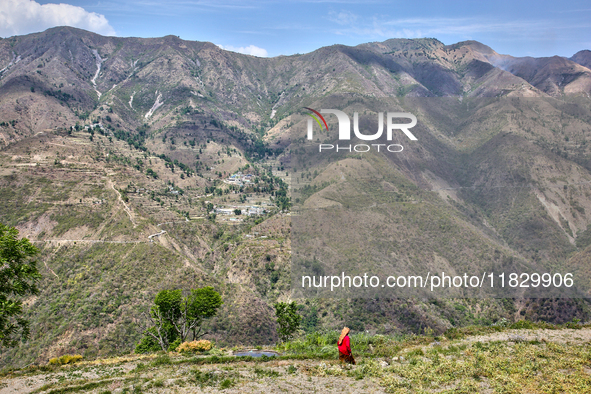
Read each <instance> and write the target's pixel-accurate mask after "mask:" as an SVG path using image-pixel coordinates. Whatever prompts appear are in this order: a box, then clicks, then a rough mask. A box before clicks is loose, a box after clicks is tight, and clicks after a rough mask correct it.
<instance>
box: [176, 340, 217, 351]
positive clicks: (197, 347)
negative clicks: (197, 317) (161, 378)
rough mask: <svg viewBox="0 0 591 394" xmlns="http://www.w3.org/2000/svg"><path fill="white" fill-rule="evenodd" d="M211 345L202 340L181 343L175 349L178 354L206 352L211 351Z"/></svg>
mask: <svg viewBox="0 0 591 394" xmlns="http://www.w3.org/2000/svg"><path fill="white" fill-rule="evenodd" d="M212 347H213V345H212V344H211V342H210V341H208V340H206V339H202V340H200V341H191V342H183V343H181V344H180V345H179V346H178V347H177V348H176V351H177V352H179V353H183V352H206V351H208V350H211V348H212Z"/></svg>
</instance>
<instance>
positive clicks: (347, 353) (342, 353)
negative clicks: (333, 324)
mask: <svg viewBox="0 0 591 394" xmlns="http://www.w3.org/2000/svg"><path fill="white" fill-rule="evenodd" d="M349 331H351V330H349V327H345V328H343V331H341V336H340V337H339V341H338V342H337V346H338V347H339V360H340V361H341V362H342V363H349V364H355V359H354V358H353V354H352V353H351V339H350V338H349Z"/></svg>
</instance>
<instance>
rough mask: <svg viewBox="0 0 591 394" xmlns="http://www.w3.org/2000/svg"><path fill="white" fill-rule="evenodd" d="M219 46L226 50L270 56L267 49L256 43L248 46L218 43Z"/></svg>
mask: <svg viewBox="0 0 591 394" xmlns="http://www.w3.org/2000/svg"><path fill="white" fill-rule="evenodd" d="M218 46H219V47H220V48H222V49H225V50H226V51H232V52H238V53H243V54H245V55H252V56H258V57H267V56H269V54H268V53H267V50H266V49H264V48H259V47H257V46H254V45H249V46H247V47H234V46H232V45H218Z"/></svg>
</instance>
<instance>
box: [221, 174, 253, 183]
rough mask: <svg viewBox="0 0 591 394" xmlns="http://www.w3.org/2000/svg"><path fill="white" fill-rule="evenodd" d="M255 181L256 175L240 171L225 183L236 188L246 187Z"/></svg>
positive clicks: (225, 180)
mask: <svg viewBox="0 0 591 394" xmlns="http://www.w3.org/2000/svg"><path fill="white" fill-rule="evenodd" d="M253 181H254V175H252V174H243V173H242V172H240V171H238V172H237V173H235V174H232V175H230V176H229V177H228V179H224V183H228V184H230V185H236V186H244V185H248V184H250V183H252V182H253Z"/></svg>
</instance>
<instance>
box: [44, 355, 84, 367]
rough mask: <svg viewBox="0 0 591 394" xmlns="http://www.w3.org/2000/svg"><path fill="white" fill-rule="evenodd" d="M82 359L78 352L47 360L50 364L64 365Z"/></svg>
mask: <svg viewBox="0 0 591 394" xmlns="http://www.w3.org/2000/svg"><path fill="white" fill-rule="evenodd" d="M80 360H82V356H81V355H79V354H75V355H70V354H64V355H63V356H61V357H54V358H52V359H50V360H49V363H50V364H51V365H65V364H74V363H76V362H78V361H80Z"/></svg>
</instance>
